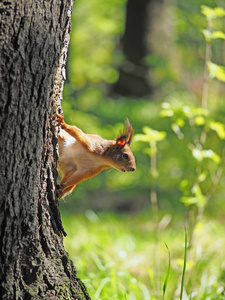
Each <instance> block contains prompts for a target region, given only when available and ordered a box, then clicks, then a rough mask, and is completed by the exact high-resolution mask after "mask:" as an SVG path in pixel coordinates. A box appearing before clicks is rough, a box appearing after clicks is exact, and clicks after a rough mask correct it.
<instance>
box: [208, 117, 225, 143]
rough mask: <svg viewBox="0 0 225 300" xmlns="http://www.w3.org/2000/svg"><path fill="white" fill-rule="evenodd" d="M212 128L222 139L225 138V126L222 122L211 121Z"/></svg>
mask: <svg viewBox="0 0 225 300" xmlns="http://www.w3.org/2000/svg"><path fill="white" fill-rule="evenodd" d="M209 127H210V129H212V130H214V131H215V132H216V133H217V134H218V137H219V138H220V139H221V140H225V126H224V125H223V124H222V123H220V122H213V121H212V122H210V124H209Z"/></svg>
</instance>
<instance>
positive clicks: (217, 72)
mask: <svg viewBox="0 0 225 300" xmlns="http://www.w3.org/2000/svg"><path fill="white" fill-rule="evenodd" d="M208 69H209V75H210V77H211V78H216V79H218V80H220V81H222V82H225V67H224V66H220V65H217V64H214V63H212V62H211V61H209V62H208Z"/></svg>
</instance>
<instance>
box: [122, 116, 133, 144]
mask: <svg viewBox="0 0 225 300" xmlns="http://www.w3.org/2000/svg"><path fill="white" fill-rule="evenodd" d="M124 132H125V135H126V142H127V144H128V145H130V144H131V141H132V137H133V133H134V131H133V127H132V126H131V124H130V121H129V120H128V119H126V123H125V128H124Z"/></svg>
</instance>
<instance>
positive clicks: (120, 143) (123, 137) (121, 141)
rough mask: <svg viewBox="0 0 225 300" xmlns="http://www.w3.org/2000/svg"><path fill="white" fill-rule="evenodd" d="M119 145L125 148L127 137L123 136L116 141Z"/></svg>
mask: <svg viewBox="0 0 225 300" xmlns="http://www.w3.org/2000/svg"><path fill="white" fill-rule="evenodd" d="M116 143H117V145H120V146H124V145H125V144H126V136H125V135H121V136H119V137H118V138H117V139H116Z"/></svg>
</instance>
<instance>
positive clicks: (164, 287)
mask: <svg viewBox="0 0 225 300" xmlns="http://www.w3.org/2000/svg"><path fill="white" fill-rule="evenodd" d="M165 246H166V248H167V251H168V254H169V264H168V269H167V273H166V278H165V281H164V284H163V300H164V297H165V293H166V287H167V283H168V280H169V275H170V250H169V248H168V246H167V244H166V243H165Z"/></svg>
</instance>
